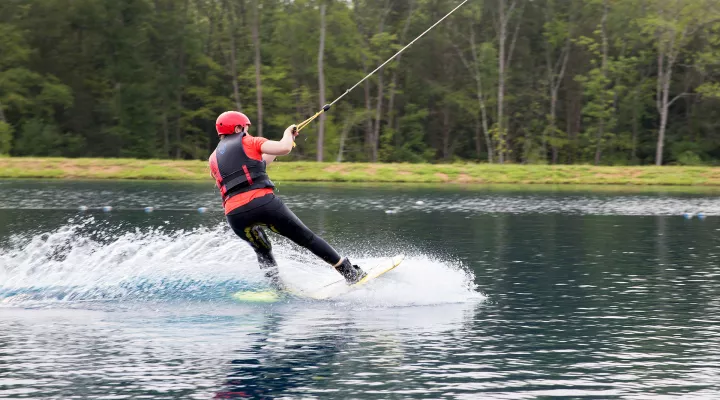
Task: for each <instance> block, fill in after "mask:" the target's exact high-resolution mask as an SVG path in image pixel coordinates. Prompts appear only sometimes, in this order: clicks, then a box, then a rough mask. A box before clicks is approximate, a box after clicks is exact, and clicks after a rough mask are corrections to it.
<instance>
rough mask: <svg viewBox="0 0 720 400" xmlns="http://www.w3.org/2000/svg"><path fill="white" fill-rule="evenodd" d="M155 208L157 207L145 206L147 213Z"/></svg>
mask: <svg viewBox="0 0 720 400" xmlns="http://www.w3.org/2000/svg"><path fill="white" fill-rule="evenodd" d="M154 210H155V209H154V208H153V207H145V212H146V213H151V212H153V211H154Z"/></svg>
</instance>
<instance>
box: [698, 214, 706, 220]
mask: <svg viewBox="0 0 720 400" xmlns="http://www.w3.org/2000/svg"><path fill="white" fill-rule="evenodd" d="M697 217H698V219H705V214H703V213H698V214H697Z"/></svg>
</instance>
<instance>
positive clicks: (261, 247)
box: [243, 225, 282, 288]
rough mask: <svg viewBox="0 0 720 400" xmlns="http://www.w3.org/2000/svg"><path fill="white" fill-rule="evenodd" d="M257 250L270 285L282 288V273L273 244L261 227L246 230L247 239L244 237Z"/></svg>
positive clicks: (259, 262)
mask: <svg viewBox="0 0 720 400" xmlns="http://www.w3.org/2000/svg"><path fill="white" fill-rule="evenodd" d="M243 239H245V240H246V241H247V242H248V243H250V245H251V246H252V248H253V250H255V255H257V259H258V264H260V269H261V270H263V272H264V273H265V277H266V278H268V279H269V280H270V284H271V285H272V286H274V287H276V288H280V287H281V286H282V284H281V282H280V273H279V271H278V266H277V261H275V257H274V256H273V254H272V244H271V243H270V239H269V238H268V237H267V235H266V234H265V231H264V230H263V229H262V228H261V227H260V226H259V225H255V226H251V227H247V228H245V237H243Z"/></svg>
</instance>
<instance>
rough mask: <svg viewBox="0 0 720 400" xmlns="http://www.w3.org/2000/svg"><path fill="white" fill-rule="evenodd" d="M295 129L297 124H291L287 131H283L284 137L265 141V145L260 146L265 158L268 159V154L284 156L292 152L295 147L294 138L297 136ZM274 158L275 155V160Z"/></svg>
mask: <svg viewBox="0 0 720 400" xmlns="http://www.w3.org/2000/svg"><path fill="white" fill-rule="evenodd" d="M294 129H295V125H290V126H288V128H287V129H285V133H283V138H282V139H280V140H268V141H267V142H265V143H263V145H262V146H261V147H260V151H262V153H263V160H266V161H267V159H266V158H265V156H266V155H269V156H284V155H286V154H290V151H292V148H293V141H294V140H293V139H294V138H295V136H297V135H294V134H293V130H294ZM274 159H275V157H273V160H274ZM271 161H272V160H271Z"/></svg>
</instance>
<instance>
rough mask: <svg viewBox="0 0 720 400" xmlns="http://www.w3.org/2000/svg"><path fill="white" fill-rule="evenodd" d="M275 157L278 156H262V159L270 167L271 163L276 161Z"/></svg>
mask: <svg viewBox="0 0 720 400" xmlns="http://www.w3.org/2000/svg"><path fill="white" fill-rule="evenodd" d="M275 157H277V156H273V155H270V154H263V155H262V159H263V161H265V164H267V165H270V163H271V162H273V161H275Z"/></svg>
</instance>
